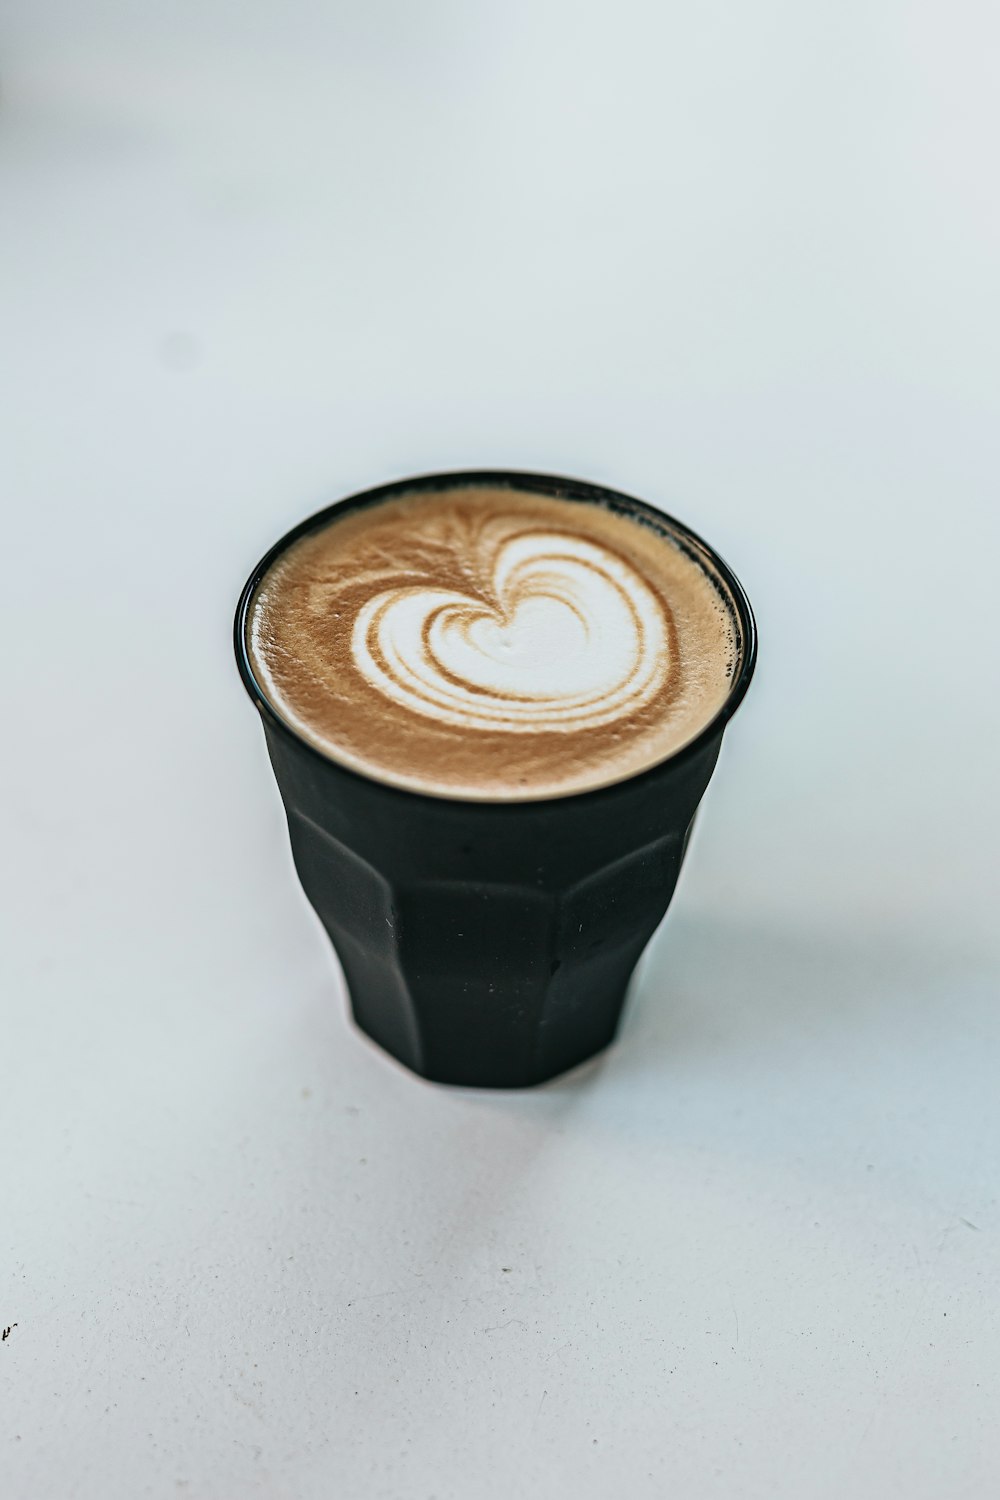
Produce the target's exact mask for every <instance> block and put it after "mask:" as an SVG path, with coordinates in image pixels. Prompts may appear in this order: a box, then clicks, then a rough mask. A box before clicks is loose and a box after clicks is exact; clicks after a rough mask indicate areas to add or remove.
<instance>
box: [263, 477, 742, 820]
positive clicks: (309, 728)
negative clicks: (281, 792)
mask: <svg viewBox="0 0 1000 1500" xmlns="http://www.w3.org/2000/svg"><path fill="white" fill-rule="evenodd" d="M247 645H248V652H249V657H250V662H251V666H252V668H253V672H254V675H255V676H256V678H257V681H258V684H259V685H260V687H261V689H262V691H263V692H264V694H265V696H266V697H267V699H268V700H269V702H270V703H271V704H272V706H273V707H274V708H275V710H276V711H277V712H278V714H279V715H280V716H281V717H282V718H284V719H285V720H286V721H287V722H288V723H289V724H290V725H291V726H292V727H294V728H295V729H296V730H297V731H298V733H299V734H301V735H303V736H304V737H305V738H306V739H308V740H309V741H311V742H312V743H313V744H314V745H315V746H316V747H317V748H319V749H320V750H322V751H324V752H325V753H326V754H328V755H329V756H331V757H332V758H333V759H334V760H337V761H340V762H342V763H343V764H345V765H347V766H350V767H351V768H353V769H354V770H358V771H361V772H363V773H364V774H367V775H369V776H373V777H375V778H376V779H377V780H380V781H385V782H389V783H391V784H393V785H396V786H402V787H406V788H409V789H412V790H416V791H422V792H427V793H430V794H432V795H437V796H445V797H465V798H474V799H476V800H490V801H493V800H497V801H524V800H531V799H537V798H541V797H552V796H564V795H567V794H570V793H573V792H582V791H588V790H591V789H594V788H597V787H600V786H605V785H608V784H610V783H612V782H616V781H620V780H623V779H624V778H625V777H628V776H632V775H635V774H636V773H637V772H639V771H641V770H644V769H646V768H647V767H649V766H652V765H654V764H656V763H657V762H658V761H660V760H663V759H665V758H666V757H667V756H669V755H671V754H672V753H673V752H674V751H676V750H678V749H680V748H681V747H682V746H683V745H685V744H686V743H687V742H688V741H689V740H691V739H693V738H694V736H695V735H697V733H698V732H699V730H701V729H702V728H703V727H704V726H705V725H706V724H707V723H708V722H709V721H710V720H711V719H712V718H714V716H715V714H716V712H717V711H718V710H719V708H721V706H722V704H723V703H724V701H725V699H726V697H727V695H728V693H729V691H730V687H731V684H732V680H733V674H734V672H735V669H736V665H737V658H738V654H739V653H738V637H737V628H736V623H735V617H734V612H733V609H732V606H731V603H730V602H729V600H728V594H727V592H726V590H725V585H724V584H722V583H721V581H719V580H716V579H715V577H714V576H713V575H711V574H710V573H709V572H707V571H706V570H705V568H703V567H702V566H701V565H700V563H699V562H698V561H696V560H695V559H694V558H693V557H692V556H691V555H689V553H688V552H687V551H685V550H683V549H682V546H681V545H678V542H677V541H675V540H674V539H673V534H672V532H671V530H670V528H669V524H668V523H667V522H666V521H665V520H664V521H663V523H662V525H661V524H660V523H659V522H655V523H654V524H650V518H649V517H648V516H647V514H646V513H645V512H641V511H638V512H636V513H634V515H632V514H627V513H622V512H619V511H617V510H612V509H609V508H607V507H605V506H603V505H601V504H599V503H596V502H593V503H591V502H580V501H574V500H570V499H561V498H553V497H550V496H548V495H543V494H536V493H534V492H532V491H530V490H527V489H518V488H513V487H508V486H506V485H504V486H501V485H485V484H483V485H460V486H451V487H446V488H442V489H440V490H435V491H426V490H414V491H412V492H409V493H405V494H402V495H397V496H395V497H393V498H392V499H388V500H384V501H376V502H373V503H371V504H368V505H365V506H362V507H360V508H357V509H350V510H347V511H346V512H344V513H343V514H341V515H337V514H336V513H335V514H334V516H333V517H332V518H331V520H330V521H329V522H328V523H327V524H326V525H324V526H321V527H320V528H319V529H318V530H315V531H312V532H309V533H308V534H307V535H305V536H303V537H301V538H300V539H299V540H298V541H296V542H294V543H293V544H292V545H291V546H290V547H288V548H287V549H286V550H285V551H284V552H283V553H282V554H281V555H280V556H279V557H278V558H277V559H276V561H275V562H274V563H272V565H271V567H270V568H269V569H268V571H267V572H266V573H265V575H264V577H263V578H262V580H261V582H260V584H259V585H258V587H257V590H256V592H255V594H254V597H253V599H252V601H251V606H250V612H249V617H248V636H247Z"/></svg>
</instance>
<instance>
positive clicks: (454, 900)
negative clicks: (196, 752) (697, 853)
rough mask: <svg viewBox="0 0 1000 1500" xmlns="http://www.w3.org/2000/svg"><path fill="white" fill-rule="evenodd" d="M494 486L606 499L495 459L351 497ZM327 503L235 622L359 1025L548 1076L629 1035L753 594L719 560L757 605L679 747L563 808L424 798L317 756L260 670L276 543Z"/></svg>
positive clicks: (501, 1075)
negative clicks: (257, 614) (630, 990)
mask: <svg viewBox="0 0 1000 1500" xmlns="http://www.w3.org/2000/svg"><path fill="white" fill-rule="evenodd" d="M477 481H479V482H497V481H500V482H507V483H516V484H517V485H518V486H519V487H531V483H532V481H533V482H534V487H536V488H539V489H542V488H543V487H544V488H545V489H546V490H547V492H549V493H551V492H553V489H554V486H556V485H558V486H560V489H559V493H562V494H566V493H567V490H569V491H570V495H571V497H578V498H581V499H584V498H591V497H592V496H594V495H597V496H603V495H604V494H606V493H607V492H604V491H595V490H594V487H592V486H586V485H583V484H580V483H577V482H575V481H568V480H555V479H551V478H549V477H548V476H533V475H521V474H516V475H515V474H508V473H499V474H498V473H496V472H490V473H481V472H477V473H473V474H459V475H432V476H427V477H426V478H423V479H421V480H408V481H405V482H401V483H399V484H397V485H392V486H386V487H384V489H382V490H379V491H373V492H370V496H363V497H358V499H355V500H352V501H347V502H343V503H344V504H345V505H350V506H353V505H354V504H356V503H358V500H360V501H361V502H364V501H366V500H368V499H369V498H378V497H383V496H387V495H388V494H390V493H393V492H396V491H403V490H407V489H412V488H414V487H416V486H418V485H425V486H427V487H438V486H441V485H443V484H446V483H457V482H465V483H468V482H477ZM574 492H575V495H574ZM618 498H620V499H624V497H618ZM628 504H629V505H633V504H638V502H631V501H629V502H628ZM643 508H644V509H645V507H643ZM331 509H332V508H331ZM328 514H329V512H328V511H327V512H323V513H322V516H321V517H314V518H313V519H312V520H311V521H310V522H308V523H305V525H304V526H303V527H301V528H298V529H297V530H296V532H294V533H292V534H291V535H290V537H288V538H285V539H284V540H283V542H282V543H279V544H278V547H277V548H275V549H273V551H272V552H271V553H269V554H268V557H267V558H265V559H264V560H263V561H262V563H261V565H260V566H259V567H258V569H257V570H256V571H255V573H254V575H253V577H252V578H251V579H250V581H249V583H248V584H247V588H246V589H245V591H244V595H243V598H242V600H241V604H240V609H239V611H238V613H237V621H236V650H237V658H238V660H239V663H240V669H241V672H242V674H243V677H244V681H245V682H246V685H247V687H248V690H249V691H250V693H251V696H252V697H253V698H254V700H255V702H256V703H257V706H258V708H259V709H260V711H261V716H262V719H263V723H264V731H265V735H266V739H267V746H268V750H269V752H270V756H271V764H272V765H273V767H274V773H275V776H276V778H277V782H278V787H279V789H280V791H281V796H282V799H283V801H284V804H285V811H286V813H287V815H288V828H289V833H290V836H291V844H292V852H293V855H294V858H295V865H296V869H297V870H298V874H299V877H300V879H301V881H302V886H303V889H304V890H305V893H306V895H307V897H308V898H309V900H310V902H311V903H312V905H313V907H314V908H315V910H316V912H317V914H318V915H319V918H320V920H321V921H322V923H323V925H324V927H325V928H326V930H327V932H328V933H329V935H330V937H331V939H332V941H333V943H334V945H335V946H336V949H337V952H338V954H339V956H340V960H341V963H342V965H343V968H344V973H345V976H346V979H347V986H348V990H349V992H350V997H351V1005H352V1008H353V1012H354V1018H355V1020H356V1022H357V1024H358V1025H359V1026H360V1027H361V1028H362V1030H363V1031H366V1032H367V1033H368V1035H369V1036H371V1037H372V1038H374V1040H375V1041H376V1042H378V1043H380V1044H381V1046H383V1047H384V1048H385V1049H386V1050H387V1051H388V1052H390V1053H392V1055H393V1056H394V1057H396V1058H398V1059H399V1061H400V1062H402V1063H405V1064H406V1065H407V1067H409V1068H412V1069H413V1071H414V1072H416V1073H419V1074H422V1075H423V1076H424V1077H425V1078H429V1079H433V1080H434V1081H436V1082H439V1083H452V1084H466V1085H478V1086H484V1087H491V1088H520V1087H524V1086H527V1085H531V1084H536V1083H541V1082H543V1081H544V1080H545V1079H547V1078H551V1077H553V1076H554V1075H555V1074H558V1073H561V1072H563V1071H564V1070H565V1069H567V1068H571V1067H573V1066H575V1065H576V1064H577V1063H580V1062H583V1061H584V1060H585V1059H586V1058H588V1057H591V1056H592V1055H593V1054H594V1053H596V1052H599V1051H600V1050H601V1049H602V1048H603V1047H605V1046H606V1045H607V1044H608V1043H609V1042H610V1041H611V1039H612V1037H613V1036H614V1033H615V1030H616V1028H617V1025H618V1021H619V1017H620V1015H621V1011H622V1005H623V1002H624V999H625V992H626V989H627V986H628V982H629V979H630V977H631V974H632V970H633V969H634V967H635V964H636V961H637V960H638V958H639V955H640V954H641V952H642V950H643V948H644V947H645V946H646V943H647V942H648V941H649V938H650V937H651V936H652V934H653V932H654V930H655V929H656V927H657V926H658V924H659V922H660V921H661V919H662V917H663V915H664V913H665V911H666V909H667V906H668V904H669V902H670V899H671V897H672V895H673V892H674V887H675V885H676V883H677V877H678V875H679V873H680V868H681V862H682V860H683V858H684V852H685V849H686V847H687V841H688V837H689V835H690V831H691V824H692V821H693V819H694V815H695V812H696V811H697V808H698V804H699V802H700V800H701V797H702V795H703V793H704V791H705V788H706V787H707V785H708V782H709V779H710V777H711V775H712V771H713V770H714V768H715V763H716V760H717V758H718V754H719V747H720V744H721V741H722V734H723V730H724V728H725V724H726V722H727V721H728V719H729V717H730V716H731V714H732V712H733V711H734V709H735V707H736V705H737V703H738V702H739V700H740V699H741V698H742V695H743V692H744V691H745V689H746V686H747V683H748V682H749V678H750V675H751V673H752V670H753V664H754V655H755V645H756V640H755V632H754V624H753V617H752V615H751V614H750V610H749V604H747V602H746V598H745V595H744V594H743V591H742V589H741V588H740V586H739V584H738V583H737V582H736V580H735V579H734V578H733V577H732V575H731V574H730V572H729V570H728V569H727V568H726V567H725V565H724V564H721V562H720V560H719V559H718V558H717V557H716V555H715V554H714V553H712V554H711V556H712V559H713V562H714V563H715V564H716V566H718V567H719V569H720V571H721V572H722V573H723V575H724V577H725V578H726V581H727V582H728V583H729V584H730V587H733V588H734V591H735V597H736V599H737V604H738V606H739V608H740V609H741V611H742V610H743V609H744V607H745V616H744V618H743V619H742V621H741V628H742V630H743V633H744V640H743V651H742V664H741V668H740V671H739V674H738V679H737V682H736V683H735V684H734V689H733V693H732V695H731V698H730V700H729V701H728V702H727V704H726V705H725V707H724V709H723V711H722V712H721V713H720V714H719V715H718V717H717V718H716V720H715V721H713V723H712V724H710V725H709V726H708V727H707V729H706V730H705V731H704V732H703V733H702V734H701V735H700V736H699V737H698V739H697V740H696V741H694V742H693V743H692V744H691V745H689V746H687V747H686V748H685V749H684V750H683V751H682V752H680V753H679V754H678V755H675V756H672V757H671V758H670V759H668V760H666V761H664V762H662V763H661V764H660V765H658V766H655V767H653V768H652V769H651V770H648V771H645V772H643V773H642V774H640V775H638V776H635V777H633V778H632V779H630V780H628V781H624V782H620V783H619V784H617V785H615V786H611V787H606V788H603V789H601V790H599V791H594V792H587V793H583V794H581V795H576V796H568V797H560V798H553V799H551V800H548V801H534V802H503V803H490V802H472V801H458V800H451V799H447V798H442V797H432V796H425V795H421V794H418V793H415V792H410V791H404V790H401V789H398V788H395V787H391V786H387V785H385V784H383V783H381V782H377V781H375V780H372V779H370V778H368V777H365V776H361V775H358V774H357V773H356V772H354V771H351V770H348V769H347V768H346V767H344V766H341V765H340V764H338V763H337V762H335V761H334V760H332V759H331V758H330V757H328V756H326V755H324V754H322V753H321V752H319V751H317V750H316V749H314V748H313V747H312V746H311V745H309V744H308V743H307V742H306V741H305V740H303V739H301V738H300V737H299V736H298V735H297V734H296V733H295V732H294V730H292V729H291V728H290V727H289V726H287V725H286V724H285V722H284V721H283V720H282V719H280V718H279V717H278V716H277V715H276V714H275V712H274V711H273V710H272V709H271V708H270V706H269V705H268V703H267V701H266V699H264V697H263V695H262V694H261V692H260V690H259V688H258V687H257V684H256V682H255V681H254V679H253V676H252V672H251V670H250V667H249V663H248V661H247V657H246V648H245V642H244V630H245V620H246V610H247V607H248V604H249V600H250V598H251V595H252V591H253V588H254V586H255V584H256V582H257V580H258V579H259V578H260V577H261V575H262V573H263V571H264V570H265V568H266V567H267V566H268V565H269V563H270V561H271V560H272V558H273V557H274V556H275V555H276V554H277V552H278V551H280V550H281V549H282V548H283V547H284V546H285V545H287V544H288V542H289V541H290V540H293V539H294V538H295V537H296V536H298V535H300V534H302V532H304V531H305V530H307V529H311V528H312V526H315V525H316V524H321V523H322V521H323V520H325V519H326V518H327V516H328ZM672 524H677V523H672ZM681 529H682V530H683V528H681ZM685 534H686V535H687V534H688V533H685ZM691 539H692V544H696V545H697V546H698V547H700V548H704V544H703V543H701V542H700V541H699V540H698V539H697V538H695V537H693V536H692V538H691ZM705 550H706V551H707V550H708V549H707V548H706V549H705Z"/></svg>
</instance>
